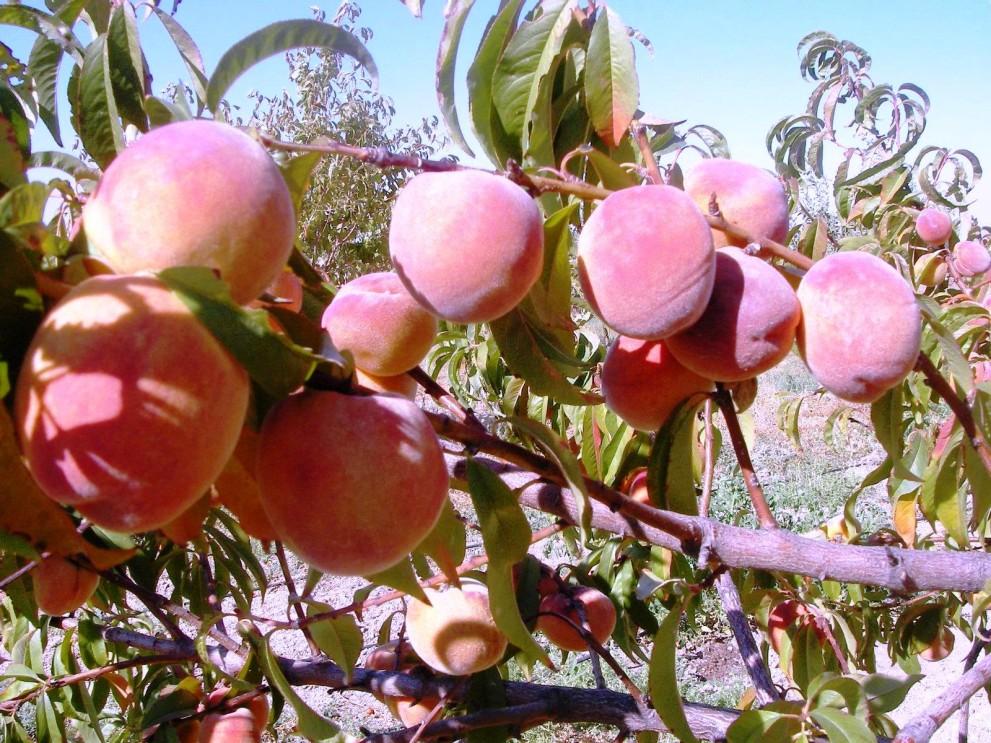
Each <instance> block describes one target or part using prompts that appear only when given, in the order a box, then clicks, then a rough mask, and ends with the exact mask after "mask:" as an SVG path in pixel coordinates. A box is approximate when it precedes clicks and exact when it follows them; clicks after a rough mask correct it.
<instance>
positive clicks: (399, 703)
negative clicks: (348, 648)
mask: <svg viewBox="0 0 991 743" xmlns="http://www.w3.org/2000/svg"><path fill="white" fill-rule="evenodd" d="M418 665H420V659H419V658H417V657H416V653H414V652H413V648H412V647H410V644H409V643H408V642H403V643H401V644H400V643H399V642H397V641H395V640H394V641H392V642H389V643H386V644H385V645H379V646H378V647H377V648H375V649H374V650H373V651H372V652H371V653H369V655H368V658H367V659H366V660H365V668H368V669H371V670H373V671H408V670H410V669H412V668H416V667H417V666H418ZM376 696H378V695H376ZM379 700H380V701H382V702H383V703H384V704H385V706H386V707H388V708H389V711H390V712H391V713H392V715H393V717H396V718H398V719H400V720H402V722H403V724H404V725H406V727H412V726H414V725H419V724H420V723H421V722H423V720H424V719H426V717H427V715H429V714H430V713H431V712H432V711H433V709H434V707H436V706H437V702H438V701H439V698H438V697H433V696H427V697H423V698H422V699H419V700H417V699H414V698H413V697H384V698H382V697H379Z"/></svg>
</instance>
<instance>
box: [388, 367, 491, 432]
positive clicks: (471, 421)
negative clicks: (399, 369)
mask: <svg viewBox="0 0 991 743" xmlns="http://www.w3.org/2000/svg"><path fill="white" fill-rule="evenodd" d="M406 373H407V374H409V375H410V376H411V377H412V378H413V381H414V382H416V383H417V384H418V385H420V386H421V387H422V388H423V391H424V392H426V393H427V394H428V395H430V397H432V398H433V399H434V400H436V401H437V402H438V404H440V405H442V406H443V407H444V409H446V410H447V411H448V412H449V413H451V414H452V415H453V416H454V417H455V418H457V420H458V421H459V422H461V423H464V424H465V425H468V426H471V427H472V428H477V429H479V430H482V431H484V430H485V426H483V425H482V424H481V423H480V422H479V420H478V418H476V417H475V411H473V410H471V409H470V408H466V407H464V406H463V405H462V404H461V403H460V402H458V399H457V398H456V397H455V396H454V395H452V394H451V393H450V392H448V391H447V390H446V389H444V388H443V387H442V386H441V385H439V384H438V383H437V381H436V380H435V379H434V378H433V377H431V376H430V375H429V374H427V373H426V372H425V371H424V370H423V369H421V368H420V367H418V366H417V367H414V368H413V369H411V370H410V371H408V372H406Z"/></svg>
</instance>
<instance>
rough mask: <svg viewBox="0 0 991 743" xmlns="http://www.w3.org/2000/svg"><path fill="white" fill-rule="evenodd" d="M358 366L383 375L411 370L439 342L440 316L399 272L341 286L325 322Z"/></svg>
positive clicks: (325, 325)
mask: <svg viewBox="0 0 991 743" xmlns="http://www.w3.org/2000/svg"><path fill="white" fill-rule="evenodd" d="M320 324H321V325H322V326H323V328H324V330H326V331H327V332H328V333H329V334H330V339H331V340H332V341H333V342H334V345H335V346H336V347H337V348H339V349H341V350H342V351H350V352H351V354H352V356H354V365H355V366H356V367H358V368H359V369H361V370H363V371H366V372H368V373H370V374H374V375H376V376H379V377H391V376H395V375H397V374H402V373H404V372H407V371H409V370H410V369H412V368H413V367H414V366H416V365H417V364H419V363H420V361H421V360H422V359H423V357H424V356H426V355H427V351H429V350H430V347H431V346H432V345H433V343H434V337H435V336H436V335H437V320H436V318H435V317H434V316H433V315H431V314H430V313H429V312H427V310H425V309H424V308H423V307H422V306H421V305H420V304H419V303H418V302H417V301H416V300H415V299H413V297H412V296H410V293H409V292H408V291H406V287H404V286H403V282H402V281H400V279H399V276H397V275H396V274H394V273H384V272H383V273H370V274H367V275H365V276H359V277H358V278H357V279H354V280H353V281H349V282H348V283H347V284H345V285H344V286H342V287H341V288H340V291H338V292H337V296H335V297H334V301H333V302H331V303H330V305H329V306H328V307H327V309H326V310H325V311H324V313H323V319H322V320H321V321H320Z"/></svg>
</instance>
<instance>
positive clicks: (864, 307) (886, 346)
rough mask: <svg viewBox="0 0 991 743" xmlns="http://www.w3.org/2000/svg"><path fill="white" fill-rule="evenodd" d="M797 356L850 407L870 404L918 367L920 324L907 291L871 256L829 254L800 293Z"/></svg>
mask: <svg viewBox="0 0 991 743" xmlns="http://www.w3.org/2000/svg"><path fill="white" fill-rule="evenodd" d="M798 300H799V301H800V302H801V303H802V322H801V324H800V326H799V331H798V348H799V351H800V352H801V354H802V358H804V359H805V363H806V364H807V365H808V367H809V370H810V371H811V372H812V375H813V376H814V377H815V378H816V380H817V381H818V382H819V383H820V384H821V385H822V386H823V387H825V388H826V389H828V390H829V391H830V392H832V393H833V394H834V395H836V396H837V397H839V398H842V399H844V400H849V401H850V402H873V401H874V400H877V399H878V398H879V397H881V396H882V395H883V394H884V393H885V392H886V391H887V390H889V389H891V388H892V387H894V386H895V385H896V384H898V383H899V382H901V381H902V380H903V379H904V378H905V377H906V376H907V375H908V373H909V372H910V371H911V370H912V368H913V367H914V366H915V362H916V359H917V358H918V355H919V344H920V340H921V335H922V317H921V314H920V312H919V308H918V305H916V303H915V294H914V293H913V292H912V287H911V286H909V285H908V283H907V282H906V281H905V280H904V279H903V278H902V277H901V275H900V274H899V273H898V272H897V271H896V270H895V269H894V268H892V267H891V266H889V265H888V264H887V263H885V262H884V261H883V260H881V259H880V258H878V257H877V256H874V255H871V254H870V253H861V252H848V253H834V254H832V255H829V256H827V257H826V258H823V259H822V260H821V261H819V262H818V263H816V264H815V265H814V266H813V267H812V268H811V269H810V270H809V272H808V273H807V274H806V275H805V278H804V279H803V280H802V283H801V285H800V286H799V287H798Z"/></svg>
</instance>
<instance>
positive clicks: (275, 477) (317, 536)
mask: <svg viewBox="0 0 991 743" xmlns="http://www.w3.org/2000/svg"><path fill="white" fill-rule="evenodd" d="M256 474H257V477H258V485H259V487H260V489H261V495H262V505H263V506H264V508H265V512H266V514H267V515H268V518H269V521H270V522H271V523H272V526H273V527H274V528H275V531H276V532H277V533H278V534H279V536H280V537H281V538H282V540H283V541H285V542H286V543H287V544H289V545H290V546H291V547H292V549H293V550H294V551H295V552H297V553H298V554H299V555H300V557H302V558H303V559H304V560H306V561H307V562H309V563H310V564H311V565H313V567H315V568H317V569H319V570H322V571H324V572H327V573H335V574H338V575H370V574H372V573H376V572H378V571H380V570H384V569H385V568H388V567H391V566H392V565H394V564H395V563H397V562H398V561H399V560H400V559H402V557H403V556H405V555H407V554H409V553H410V551H411V550H412V549H413V548H414V547H416V545H418V544H419V543H420V542H421V541H422V540H423V538H424V537H425V536H427V534H428V533H429V532H430V530H431V529H433V527H434V524H435V523H437V519H438V518H439V517H440V512H441V509H442V508H443V506H444V502H445V501H446V499H447V484H448V482H447V467H446V466H445V464H444V455H443V453H442V452H441V449H440V444H439V443H438V441H437V436H436V435H435V434H434V431H433V428H432V427H431V426H430V422H429V421H428V420H427V418H426V416H424V415H423V413H422V412H421V411H420V409H419V408H417V407H416V406H415V405H414V404H413V403H411V402H409V401H408V400H403V399H401V398H399V397H393V396H391V395H374V396H368V397H358V396H350V395H342V394H339V393H337V392H317V391H313V390H307V391H304V392H301V393H299V394H296V395H293V396H291V397H289V398H287V399H285V400H283V401H282V402H280V403H278V404H277V405H276V406H275V407H274V408H272V410H271V411H270V412H269V414H268V416H267V418H266V419H265V423H264V424H263V426H262V431H261V437H260V438H259V441H258V463H257V470H256Z"/></svg>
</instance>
